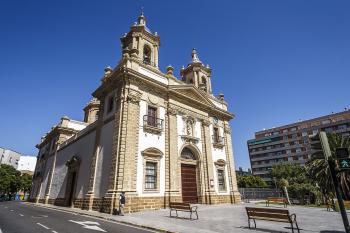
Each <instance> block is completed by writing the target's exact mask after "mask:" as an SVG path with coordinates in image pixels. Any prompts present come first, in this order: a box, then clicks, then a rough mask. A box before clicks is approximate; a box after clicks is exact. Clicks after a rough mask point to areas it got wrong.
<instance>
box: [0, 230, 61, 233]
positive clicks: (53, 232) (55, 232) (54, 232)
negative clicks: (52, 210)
mask: <svg viewBox="0 0 350 233" xmlns="http://www.w3.org/2000/svg"><path fill="white" fill-rule="evenodd" d="M51 232H52V233H58V232H57V231H54V230H52V231H51ZM0 233H1V232H0Z"/></svg>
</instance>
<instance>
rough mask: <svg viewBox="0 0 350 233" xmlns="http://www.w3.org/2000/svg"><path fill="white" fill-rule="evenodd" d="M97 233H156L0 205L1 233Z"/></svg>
mask: <svg viewBox="0 0 350 233" xmlns="http://www.w3.org/2000/svg"><path fill="white" fill-rule="evenodd" d="M99 232H115V233H141V232H142V233H145V232H147V233H149V232H155V231H150V230H146V229H140V228H136V227H133V226H128V225H124V224H120V223H116V222H112V221H108V220H103V219H100V218H94V217H89V216H81V215H78V214H74V213H69V212H63V211H59V210H54V209H47V208H43V207H37V206H32V205H27V204H24V203H21V202H15V201H11V202H0V233H99Z"/></svg>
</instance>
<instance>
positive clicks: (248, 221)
mask: <svg viewBox="0 0 350 233" xmlns="http://www.w3.org/2000/svg"><path fill="white" fill-rule="evenodd" d="M248 227H249V229H250V218H248Z"/></svg>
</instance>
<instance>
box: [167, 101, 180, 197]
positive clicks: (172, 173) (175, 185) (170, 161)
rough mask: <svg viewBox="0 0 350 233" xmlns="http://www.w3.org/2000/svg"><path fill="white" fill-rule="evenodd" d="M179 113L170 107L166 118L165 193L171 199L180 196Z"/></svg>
mask: <svg viewBox="0 0 350 233" xmlns="http://www.w3.org/2000/svg"><path fill="white" fill-rule="evenodd" d="M176 114H177V111H176V110H175V109H174V108H171V107H170V106H168V109H167V113H166V118H165V172H166V176H165V191H166V195H167V196H168V198H169V201H170V200H171V198H172V197H175V196H180V178H181V177H180V169H179V156H178V145H177V144H178V133H177V118H176Z"/></svg>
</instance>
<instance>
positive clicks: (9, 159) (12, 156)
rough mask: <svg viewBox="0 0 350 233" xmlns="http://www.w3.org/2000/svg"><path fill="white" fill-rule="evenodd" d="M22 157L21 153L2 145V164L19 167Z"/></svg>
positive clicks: (0, 155)
mask: <svg viewBox="0 0 350 233" xmlns="http://www.w3.org/2000/svg"><path fill="white" fill-rule="evenodd" d="M20 157H21V154H20V153H18V152H16V151H13V150H10V149H5V148H1V147H0V164H7V165H11V166H12V167H14V168H16V169H17V167H18V161H19V159H20Z"/></svg>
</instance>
